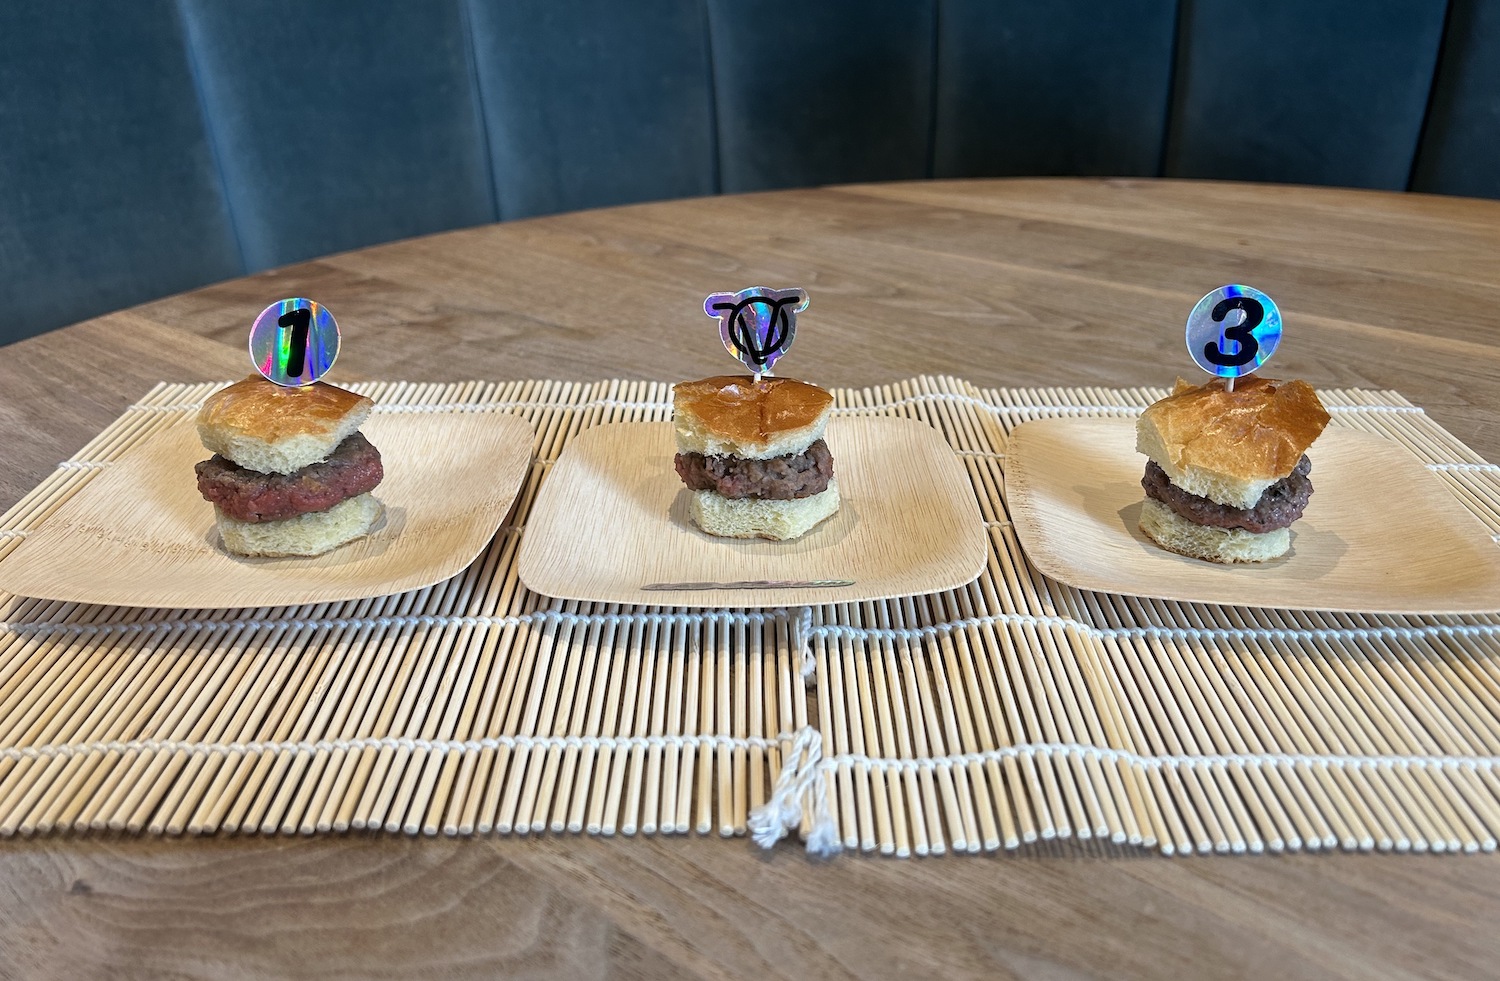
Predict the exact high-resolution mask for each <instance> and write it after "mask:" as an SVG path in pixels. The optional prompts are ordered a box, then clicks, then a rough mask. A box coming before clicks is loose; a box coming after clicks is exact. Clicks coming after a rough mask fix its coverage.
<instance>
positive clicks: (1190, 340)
mask: <svg viewBox="0 0 1500 981" xmlns="http://www.w3.org/2000/svg"><path fill="white" fill-rule="evenodd" d="M1280 343H1281V311H1280V310H1278V309H1276V304H1275V303H1274V302H1273V301H1272V300H1271V298H1270V297H1269V296H1267V295H1266V294H1264V293H1262V292H1261V291H1260V290H1257V289H1252V288H1250V287H1249V286H1238V285H1231V286H1220V287H1219V288H1218V289H1216V290H1214V291H1213V292H1212V293H1210V294H1208V295H1207V296H1205V297H1204V298H1203V299H1201V300H1199V301H1198V305H1197V306H1195V307H1193V312H1192V313H1190V314H1188V321H1187V346H1188V353H1189V354H1191V355H1192V356H1193V360H1194V361H1196V362H1197V363H1198V367H1200V368H1202V369H1203V370H1204V371H1207V372H1209V373H1210V374H1213V375H1218V376H1219V377H1220V378H1243V377H1244V376H1245V375H1248V374H1250V373H1252V372H1254V371H1255V370H1256V369H1258V368H1259V367H1260V366H1261V365H1263V364H1265V363H1266V362H1267V361H1269V360H1270V359H1271V355H1272V354H1275V353H1276V345H1278V344H1280Z"/></svg>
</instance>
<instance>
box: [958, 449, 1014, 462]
mask: <svg viewBox="0 0 1500 981" xmlns="http://www.w3.org/2000/svg"><path fill="white" fill-rule="evenodd" d="M953 455H954V456H975V457H979V458H980V459H983V460H1004V459H1005V454H1004V453H991V452H990V451H989V450H954V451H953Z"/></svg>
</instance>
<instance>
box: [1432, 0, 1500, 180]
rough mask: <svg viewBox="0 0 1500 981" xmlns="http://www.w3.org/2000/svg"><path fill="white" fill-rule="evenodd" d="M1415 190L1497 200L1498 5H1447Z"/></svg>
mask: <svg viewBox="0 0 1500 981" xmlns="http://www.w3.org/2000/svg"><path fill="white" fill-rule="evenodd" d="M1452 5H1453V6H1452V11H1451V12H1450V14H1449V17H1448V30H1447V32H1446V36H1445V39H1444V41H1443V56H1442V63H1441V64H1440V65H1439V66H1438V71H1437V82H1436V87H1435V89H1434V91H1433V96H1432V108H1431V110H1430V112H1429V114H1428V118H1427V129H1426V131H1425V132H1424V133H1423V137H1422V147H1421V149H1420V150H1419V151H1418V153H1417V166H1416V172H1415V174H1414V175H1413V179H1412V185H1411V188H1412V190H1414V191H1436V192H1439V193H1443V194H1465V195H1468V196H1470V197H1486V198H1500V0H1452Z"/></svg>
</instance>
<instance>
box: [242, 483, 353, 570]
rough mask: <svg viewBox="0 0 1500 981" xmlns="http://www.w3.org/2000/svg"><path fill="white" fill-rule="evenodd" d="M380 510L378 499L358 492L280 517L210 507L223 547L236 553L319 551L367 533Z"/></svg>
mask: <svg viewBox="0 0 1500 981" xmlns="http://www.w3.org/2000/svg"><path fill="white" fill-rule="evenodd" d="M380 511H381V507H380V502H379V501H377V500H376V499H375V498H374V497H372V496H370V495H369V494H360V495H357V496H355V497H351V498H349V499H348V500H344V501H340V502H339V503H337V504H335V505H334V506H333V507H331V508H329V509H328V510H327V511H314V512H313V513H312V514H299V515H297V517H295V518H286V519H284V520H282V521H240V520H238V519H237V518H231V517H228V516H226V515H225V514H224V512H222V511H220V510H219V509H218V508H214V517H215V519H216V520H217V522H218V525H219V537H220V538H221V539H223V540H224V547H225V548H226V549H228V550H229V551H231V552H234V553H235V554H236V555H267V556H279V555H322V554H323V553H324V552H328V551H331V550H333V549H335V548H338V547H339V546H340V545H343V544H344V543H346V542H352V541H353V540H354V539H356V538H359V537H361V536H362V535H366V534H368V533H369V531H370V529H371V528H372V527H374V525H375V522H376V521H377V520H378V519H379V518H380Z"/></svg>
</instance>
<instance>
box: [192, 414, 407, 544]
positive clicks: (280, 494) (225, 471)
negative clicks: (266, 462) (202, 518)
mask: <svg viewBox="0 0 1500 981" xmlns="http://www.w3.org/2000/svg"><path fill="white" fill-rule="evenodd" d="M194 469H195V470H197V472H198V493H200V494H202V495H203V497H204V498H205V499H206V500H209V501H212V502H213V503H214V504H215V505H217V506H218V507H219V509H220V510H222V511H223V512H224V513H225V514H226V515H228V516H229V517H231V518H236V519H238V520H240V521H253V522H259V521H281V520H283V519H285V518H295V517H296V516H297V515H299V514H311V513H313V512H315V511H327V510H328V509H329V508H331V507H333V506H334V505H335V504H337V503H339V502H340V501H344V500H348V499H349V498H351V497H357V496H358V495H360V494H363V493H365V492H366V491H370V490H374V489H375V486H376V485H377V484H379V483H380V480H381V478H382V477H384V476H385V470H384V468H383V467H382V466H381V464H380V451H379V450H377V449H376V448H375V447H373V446H371V445H370V442H369V440H367V439H365V438H364V436H363V435H361V434H359V433H355V434H354V435H352V436H350V437H349V438H348V439H346V440H344V441H343V442H342V443H340V444H339V445H338V447H337V448H336V449H335V450H334V451H333V453H332V454H330V455H329V457H328V459H326V460H323V461H322V462H320V463H314V464H311V465H309V466H306V467H303V468H302V469H301V470H298V471H297V472H296V473H288V474H279V473H261V472H260V471H258V470H248V469H246V468H245V467H242V466H239V465H238V464H236V463H234V462H233V461H231V460H226V459H225V458H224V457H222V456H219V455H218V454H215V455H214V456H213V458H212V459H208V460H204V461H203V462H202V463H200V464H198V465H197V466H196V467H195V468H194Z"/></svg>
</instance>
